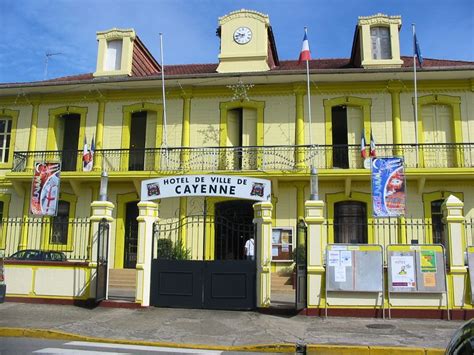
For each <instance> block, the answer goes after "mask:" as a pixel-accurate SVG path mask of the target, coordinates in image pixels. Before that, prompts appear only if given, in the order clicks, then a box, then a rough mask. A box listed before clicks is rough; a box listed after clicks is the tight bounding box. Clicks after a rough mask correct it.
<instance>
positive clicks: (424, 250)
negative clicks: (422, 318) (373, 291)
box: [387, 244, 449, 319]
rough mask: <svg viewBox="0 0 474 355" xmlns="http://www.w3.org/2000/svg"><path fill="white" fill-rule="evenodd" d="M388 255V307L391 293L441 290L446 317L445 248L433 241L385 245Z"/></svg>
mask: <svg viewBox="0 0 474 355" xmlns="http://www.w3.org/2000/svg"><path fill="white" fill-rule="evenodd" d="M387 256H388V261H387V274H388V277H387V278H388V301H389V302H388V303H389V307H390V294H391V293H444V294H446V308H447V311H448V319H449V300H448V294H447V285H446V261H445V252H444V247H443V246H442V245H433V244H426V245H407V244H397V245H388V246H387ZM389 314H390V308H389Z"/></svg>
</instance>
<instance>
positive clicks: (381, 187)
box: [372, 158, 406, 217]
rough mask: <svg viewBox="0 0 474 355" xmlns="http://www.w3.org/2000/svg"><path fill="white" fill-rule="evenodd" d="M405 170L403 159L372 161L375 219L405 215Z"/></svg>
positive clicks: (377, 159)
mask: <svg viewBox="0 0 474 355" xmlns="http://www.w3.org/2000/svg"><path fill="white" fill-rule="evenodd" d="M405 200H406V195H405V170H404V168H403V158H374V159H372V201H373V209H374V217H399V216H403V215H405Z"/></svg>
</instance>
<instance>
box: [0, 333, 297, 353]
mask: <svg viewBox="0 0 474 355" xmlns="http://www.w3.org/2000/svg"><path fill="white" fill-rule="evenodd" d="M0 337H25V338H43V339H59V340H81V341H89V342H103V343H111V344H127V345H145V346H159V347H168V348H180V349H199V350H221V351H249V352H257V351H258V352H287V353H294V352H296V345H295V344H284V343H281V344H249V345H238V346H234V345H205V344H180V343H170V342H155V341H147V340H129V339H113V338H99V337H91V336H87V335H80V334H74V333H67V332H63V331H59V330H50V329H37V328H8V327H0Z"/></svg>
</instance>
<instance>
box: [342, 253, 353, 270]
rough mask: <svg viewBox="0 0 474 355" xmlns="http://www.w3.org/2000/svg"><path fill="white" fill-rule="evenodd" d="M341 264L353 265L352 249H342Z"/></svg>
mask: <svg viewBox="0 0 474 355" xmlns="http://www.w3.org/2000/svg"><path fill="white" fill-rule="evenodd" d="M341 266H344V267H346V266H347V267H351V266H352V252H351V251H350V250H343V251H341Z"/></svg>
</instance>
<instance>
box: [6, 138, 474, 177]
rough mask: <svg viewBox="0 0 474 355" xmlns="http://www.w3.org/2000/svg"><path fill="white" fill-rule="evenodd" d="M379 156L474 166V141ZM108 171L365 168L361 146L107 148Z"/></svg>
mask: <svg viewBox="0 0 474 355" xmlns="http://www.w3.org/2000/svg"><path fill="white" fill-rule="evenodd" d="M376 154H377V156H379V157H389V156H402V157H404V159H405V167H407V168H416V167H420V168H455V167H457V168H465V167H474V143H463V144H418V145H415V144H399V145H396V144H395V145H394V144H381V145H377V147H376ZM94 156H95V159H97V158H100V159H101V161H102V163H103V166H104V168H105V169H106V170H107V171H169V172H175V171H176V172H180V171H206V172H213V171H246V170H250V171H255V170H262V171H282V170H283V171H285V170H287V171H292V170H298V169H304V168H307V167H309V166H310V165H312V166H315V167H317V168H318V169H333V168H336V169H337V168H339V169H349V168H350V169H362V168H363V159H362V158H361V154H360V145H357V144H353V145H312V146H309V145H302V146H296V145H292V146H249V147H193V148H183V147H176V148H145V149H101V150H96V151H95V153H94ZM81 159H82V151H77V152H76V151H74V152H72V151H38V152H15V153H14V160H13V169H12V170H13V171H15V172H23V171H25V170H26V168H27V162H28V161H62V162H63V169H62V170H63V171H76V170H77V169H80V170H81V169H82V168H81V166H82V165H81V164H80V162H81Z"/></svg>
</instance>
